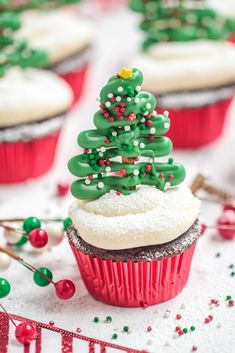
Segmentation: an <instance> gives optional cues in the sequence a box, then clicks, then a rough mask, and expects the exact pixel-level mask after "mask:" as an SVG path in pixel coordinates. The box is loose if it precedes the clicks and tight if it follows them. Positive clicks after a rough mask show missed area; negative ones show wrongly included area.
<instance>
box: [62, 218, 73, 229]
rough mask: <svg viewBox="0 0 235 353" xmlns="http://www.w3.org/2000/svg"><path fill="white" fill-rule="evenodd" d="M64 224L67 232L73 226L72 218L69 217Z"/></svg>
mask: <svg viewBox="0 0 235 353" xmlns="http://www.w3.org/2000/svg"><path fill="white" fill-rule="evenodd" d="M63 223H64V230H67V229H68V227H70V226H71V224H72V219H71V218H70V217H67V218H65V219H64V221H63Z"/></svg>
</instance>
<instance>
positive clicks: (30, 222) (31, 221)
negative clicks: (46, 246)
mask: <svg viewBox="0 0 235 353" xmlns="http://www.w3.org/2000/svg"><path fill="white" fill-rule="evenodd" d="M36 228H41V222H40V220H39V219H38V218H36V217H28V218H26V219H25V220H24V223H23V229H24V231H25V232H26V233H30V232H31V230H33V229H36Z"/></svg>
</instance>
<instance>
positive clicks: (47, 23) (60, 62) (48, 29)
mask: <svg viewBox="0 0 235 353" xmlns="http://www.w3.org/2000/svg"><path fill="white" fill-rule="evenodd" d="M21 20H22V28H21V30H20V31H18V33H17V36H18V37H19V38H25V39H27V40H28V42H29V43H30V45H31V46H32V47H33V48H36V49H42V50H45V51H46V52H47V53H48V60H49V62H48V67H47V68H48V69H50V70H52V71H53V72H55V73H57V74H58V75H59V76H60V77H62V78H63V79H64V80H65V81H66V82H67V83H68V84H69V85H70V87H71V88H72V90H73V93H74V103H77V102H78V100H79V98H80V97H81V94H82V92H83V88H84V83H85V78H86V74H87V69H88V66H89V61H90V54H91V42H92V39H93V36H94V33H93V27H92V25H91V23H90V22H89V21H87V20H84V19H82V18H81V17H79V16H78V15H77V14H76V13H74V12H69V11H65V10H54V11H53V10H51V11H47V12H39V11H33V10H31V11H25V12H23V13H22V15H21Z"/></svg>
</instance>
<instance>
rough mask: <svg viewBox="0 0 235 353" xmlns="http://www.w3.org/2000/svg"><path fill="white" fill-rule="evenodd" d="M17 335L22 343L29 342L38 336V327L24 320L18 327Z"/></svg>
mask: <svg viewBox="0 0 235 353" xmlns="http://www.w3.org/2000/svg"><path fill="white" fill-rule="evenodd" d="M15 337H16V339H17V341H19V342H20V343H22V344H29V343H30V342H31V341H32V340H34V339H35V338H36V328H35V326H34V325H32V324H30V323H27V322H23V323H22V324H19V325H18V326H17V327H16V330H15Z"/></svg>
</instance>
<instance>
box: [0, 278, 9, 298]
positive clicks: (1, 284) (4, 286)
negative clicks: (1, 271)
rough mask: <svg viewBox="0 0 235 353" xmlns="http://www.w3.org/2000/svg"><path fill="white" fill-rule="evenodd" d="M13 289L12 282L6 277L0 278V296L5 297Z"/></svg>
mask: <svg viewBox="0 0 235 353" xmlns="http://www.w3.org/2000/svg"><path fill="white" fill-rule="evenodd" d="M10 290H11V285H10V283H9V282H8V281H7V280H6V279H5V278H0V298H5V297H6V296H7V295H8V294H9V293H10Z"/></svg>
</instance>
